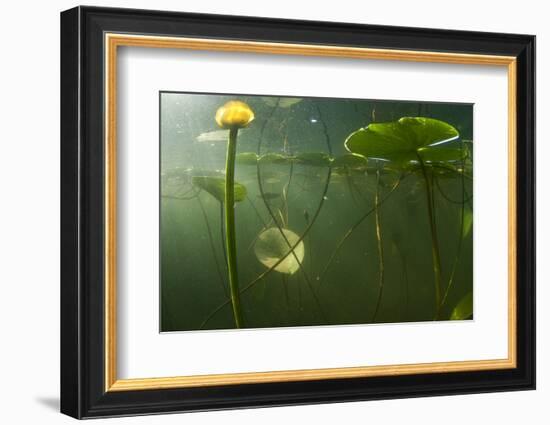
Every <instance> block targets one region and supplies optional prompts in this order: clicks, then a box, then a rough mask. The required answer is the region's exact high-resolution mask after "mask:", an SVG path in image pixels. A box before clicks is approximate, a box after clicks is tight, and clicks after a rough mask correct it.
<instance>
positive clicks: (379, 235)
mask: <svg viewBox="0 0 550 425" xmlns="http://www.w3.org/2000/svg"><path fill="white" fill-rule="evenodd" d="M379 198H380V170H376V192H375V195H374V222H375V226H376V245H377V247H378V297H377V299H376V307H375V309H374V314H373V315H372V320H371V321H372V322H374V321H375V320H376V316H377V315H378V311H379V310H380V303H381V301H382V292H383V290H384V247H383V246H382V226H381V223H380V205H379V203H380V201H379Z"/></svg>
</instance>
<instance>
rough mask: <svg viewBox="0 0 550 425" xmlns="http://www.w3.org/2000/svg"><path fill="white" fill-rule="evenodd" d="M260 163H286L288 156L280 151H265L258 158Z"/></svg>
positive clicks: (288, 159)
mask: <svg viewBox="0 0 550 425" xmlns="http://www.w3.org/2000/svg"><path fill="white" fill-rule="evenodd" d="M258 162H260V163H261V164H288V163H289V162H290V158H289V157H288V156H285V155H282V154H280V153H266V154H264V155H262V156H260V157H259V158H258Z"/></svg>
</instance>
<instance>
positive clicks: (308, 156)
mask: <svg viewBox="0 0 550 425" xmlns="http://www.w3.org/2000/svg"><path fill="white" fill-rule="evenodd" d="M292 160H293V161H294V162H295V163H296V164H300V165H308V166H312V167H328V166H329V165H330V162H331V158H330V156H329V155H327V154H326V153H324V152H302V153H299V154H296V155H294V157H293V159H292Z"/></svg>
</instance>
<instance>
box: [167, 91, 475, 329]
mask: <svg viewBox="0 0 550 425" xmlns="http://www.w3.org/2000/svg"><path fill="white" fill-rule="evenodd" d="M473 151H474V149H473V105H471V104H462V103H434V102H411V101H395V100H391V101H389V100H368V99H364V100H363V99H339V98H316V97H304V98H298V97H277V96H263V95H262V96H260V95H238V94H202V93H181V92H161V93H160V173H161V176H160V200H159V202H160V295H161V296H160V331H161V332H170V331H192V330H213V329H238V328H273V327H289V326H321V325H349V324H370V323H402V322H422V321H442V320H471V319H473V166H472V164H473Z"/></svg>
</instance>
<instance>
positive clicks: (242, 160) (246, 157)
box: [235, 152, 258, 165]
mask: <svg viewBox="0 0 550 425" xmlns="http://www.w3.org/2000/svg"><path fill="white" fill-rule="evenodd" d="M235 162H236V163H237V164H241V165H256V162H258V155H256V153H255V152H242V153H238V154H237V155H236V156H235Z"/></svg>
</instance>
